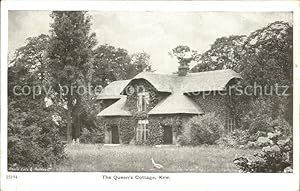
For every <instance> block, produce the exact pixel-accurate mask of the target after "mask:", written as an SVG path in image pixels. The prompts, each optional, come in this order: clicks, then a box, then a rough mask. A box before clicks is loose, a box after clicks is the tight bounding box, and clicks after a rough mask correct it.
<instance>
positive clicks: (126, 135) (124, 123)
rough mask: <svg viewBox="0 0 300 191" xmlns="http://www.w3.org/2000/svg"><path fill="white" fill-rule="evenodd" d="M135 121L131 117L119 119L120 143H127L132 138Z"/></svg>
mask: <svg viewBox="0 0 300 191" xmlns="http://www.w3.org/2000/svg"><path fill="white" fill-rule="evenodd" d="M135 126H136V123H135V121H134V120H132V119H131V118H126V119H125V118H124V119H121V122H120V138H121V142H122V144H129V143H130V142H131V141H132V140H133V139H134V135H135V132H134V129H135V128H134V127H135Z"/></svg>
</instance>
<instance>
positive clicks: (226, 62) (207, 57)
mask: <svg viewBox="0 0 300 191" xmlns="http://www.w3.org/2000/svg"><path fill="white" fill-rule="evenodd" d="M245 38H246V36H245V35H232V36H229V37H221V38H218V39H217V40H216V41H215V42H214V43H213V44H212V45H211V47H210V49H209V50H208V51H206V52H204V53H203V54H200V55H199V56H198V58H197V60H196V62H197V65H196V66H194V67H193V68H192V70H191V71H192V72H203V71H210V70H221V69H233V70H238V68H239V60H240V59H241V54H242V53H243V50H242V45H243V43H244V41H245Z"/></svg>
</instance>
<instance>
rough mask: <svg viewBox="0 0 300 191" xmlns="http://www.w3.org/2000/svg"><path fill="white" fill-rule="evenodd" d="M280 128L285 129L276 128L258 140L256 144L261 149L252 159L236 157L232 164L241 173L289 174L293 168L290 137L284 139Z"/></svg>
mask: <svg viewBox="0 0 300 191" xmlns="http://www.w3.org/2000/svg"><path fill="white" fill-rule="evenodd" d="M277 122H278V121H277ZM274 123H275V122H274ZM282 128H285V127H279V126H276V127H275V128H274V131H273V132H269V133H268V136H267V137H259V138H258V140H257V144H259V145H260V146H262V147H263V148H262V150H261V151H260V152H258V153H255V154H254V158H252V159H250V158H248V157H244V156H237V157H235V159H234V164H236V165H237V166H238V167H239V169H240V170H241V171H243V172H291V169H292V166H293V141H292V136H289V137H286V136H285V134H284V133H282V132H281V129H282Z"/></svg>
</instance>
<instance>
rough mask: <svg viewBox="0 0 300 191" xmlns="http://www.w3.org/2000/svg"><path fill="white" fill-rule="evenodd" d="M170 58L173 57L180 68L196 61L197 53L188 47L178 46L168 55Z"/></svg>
mask: <svg viewBox="0 0 300 191" xmlns="http://www.w3.org/2000/svg"><path fill="white" fill-rule="evenodd" d="M169 54H170V55H171V56H175V57H176V58H177V60H178V63H179V65H180V66H186V65H187V66H188V65H189V64H190V63H191V62H192V61H195V60H197V58H198V56H199V55H198V53H197V51H195V50H192V49H191V48H190V47H189V46H186V45H179V46H176V47H175V48H173V49H172V52H171V53H169Z"/></svg>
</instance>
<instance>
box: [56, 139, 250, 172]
mask: <svg viewBox="0 0 300 191" xmlns="http://www.w3.org/2000/svg"><path fill="white" fill-rule="evenodd" d="M66 152H67V153H68V159H66V160H65V161H64V162H63V163H62V164H61V165H59V166H57V167H56V168H55V171H80V172H84V171H95V172H238V169H237V167H236V166H235V165H234V164H233V159H234V156H235V155H236V154H247V155H249V154H252V153H254V152H255V150H249V149H235V148H220V147H218V146H199V147H175V146H174V147H159V148H158V147H148V146H132V145H119V146H107V145H91V144H79V145H67V146H66ZM151 157H153V158H154V160H155V162H157V163H160V164H162V165H163V166H164V168H163V169H161V170H158V169H154V167H153V165H152V163H151Z"/></svg>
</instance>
